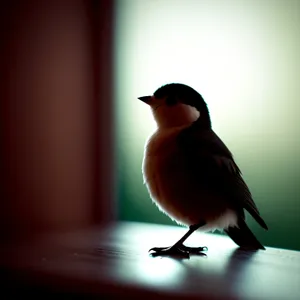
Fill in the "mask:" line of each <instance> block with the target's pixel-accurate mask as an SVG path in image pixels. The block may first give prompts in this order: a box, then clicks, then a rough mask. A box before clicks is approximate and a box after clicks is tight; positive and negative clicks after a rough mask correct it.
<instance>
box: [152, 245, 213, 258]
mask: <svg viewBox="0 0 300 300" xmlns="http://www.w3.org/2000/svg"><path fill="white" fill-rule="evenodd" d="M151 251H153V253H151V256H153V257H156V256H171V257H179V258H190V254H196V255H201V256H206V254H205V253H203V252H202V251H207V247H187V246H184V245H176V244H175V245H173V246H171V247H154V248H151V249H150V250H149V252H151Z"/></svg>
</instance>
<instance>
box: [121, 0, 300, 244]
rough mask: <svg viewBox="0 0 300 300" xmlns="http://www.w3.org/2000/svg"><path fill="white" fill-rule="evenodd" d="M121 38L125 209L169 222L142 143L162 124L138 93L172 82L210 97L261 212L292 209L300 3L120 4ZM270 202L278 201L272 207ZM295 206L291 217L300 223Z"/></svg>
mask: <svg viewBox="0 0 300 300" xmlns="http://www.w3.org/2000/svg"><path fill="white" fill-rule="evenodd" d="M115 42H116V43H115V45H116V53H115V58H116V67H115V74H116V86H115V91H116V94H115V96H116V101H117V102H116V103H117V120H118V124H117V129H118V136H117V143H118V147H119V154H120V157H121V159H120V167H119V174H120V176H121V177H122V178H123V179H122V180H123V182H124V189H126V195H125V194H124V195H122V197H123V198H122V201H123V203H122V204H121V209H123V210H122V211H123V212H124V211H125V213H124V215H126V216H127V217H129V216H130V218H137V219H139V220H142V219H143V218H144V219H145V218H146V219H147V217H148V216H149V215H151V214H155V218H156V220H160V221H163V222H167V218H164V216H162V215H161V213H159V212H157V209H156V208H155V207H154V206H152V204H151V201H150V200H149V197H148V195H147V193H146V191H145V187H144V186H143V185H142V175H141V162H142V155H143V147H144V142H145V140H146V138H147V137H148V135H149V134H150V133H151V132H152V131H153V130H154V129H155V128H156V126H155V124H154V121H153V118H152V116H151V114H150V110H149V108H148V107H147V105H145V104H144V103H142V102H140V101H139V100H138V99H137V97H139V96H145V95H149V94H152V93H153V92H154V91H155V90H156V89H157V88H158V87H159V86H161V85H163V84H165V83H170V82H181V83H185V84H188V85H190V86H192V87H193V88H195V89H196V90H198V92H200V93H201V94H202V96H203V97H204V99H205V100H206V102H207V104H208V107H209V109H210V113H211V118H212V125H213V129H214V130H215V131H216V133H217V134H218V135H219V136H220V137H221V138H222V139H223V140H224V142H225V143H226V144H227V145H228V147H229V148H230V149H231V150H232V152H233V154H234V156H235V158H236V160H237V163H238V164H239V165H240V167H241V169H242V171H243V174H244V176H245V179H246V180H247V183H248V184H249V186H250V188H251V191H252V192H253V194H254V197H255V201H256V203H257V204H258V206H259V208H260V210H261V211H262V213H263V215H264V216H266V214H267V213H268V212H269V213H270V214H271V212H272V215H273V217H274V218H276V215H281V212H282V210H286V209H287V208H286V204H287V202H289V203H290V207H291V204H292V202H293V201H294V200H293V199H295V198H297V195H298V194H299V193H300V188H299V187H298V184H297V181H298V180H299V178H300V172H299V171H297V170H299V169H300V167H299V165H300V161H299V159H298V157H299V154H298V153H299V151H300V143H299V138H298V136H300V135H299V133H300V125H299V124H300V123H299V120H298V112H299V111H300V107H299V103H300V102H299V95H300V85H299V82H300V72H299V70H300V1H295V0H287V1H280V0H266V1H260V0H242V1H237V0H228V1H223V0H212V1H201V0H200V1H196V0H186V1H180V0H159V1H158V0H151V1H148V0H143V1H140V0H127V1H123V0H119V1H117V13H116V40H115ZM292 157H293V159H292ZM295 159H296V160H295ZM296 166H298V167H299V168H298V167H296ZM125 177H126V178H125ZM295 178H298V179H297V180H296V179H295ZM287 191H288V192H289V193H290V194H289V197H287V194H286V192H287ZM283 197H284V198H285V199H284V201H283V199H281V198H283ZM274 199H277V200H274ZM126 201H128V202H126ZM268 201H272V202H273V201H275V202H276V203H277V205H272V208H271V210H269V208H268V209H266V207H267V206H268V203H267V202H268ZM125 202H126V204H125ZM122 205H123V207H122ZM264 205H265V207H264ZM295 207H297V208H296V209H297V210H298V212H297V213H296V212H293V211H292V209H289V212H290V213H291V214H290V215H289V218H290V217H291V216H294V217H292V218H293V220H294V222H295V223H296V222H298V225H299V226H300V224H299V219H298V216H297V215H298V214H299V213H300V211H299V209H300V207H299V205H297V206H294V208H295ZM130 210H131V211H130ZM121 214H122V212H121ZM151 218H152V217H151ZM151 218H148V220H151ZM295 227H297V226H295ZM287 228H288V227H287ZM289 230H290V228H289ZM299 246H300V245H299Z"/></svg>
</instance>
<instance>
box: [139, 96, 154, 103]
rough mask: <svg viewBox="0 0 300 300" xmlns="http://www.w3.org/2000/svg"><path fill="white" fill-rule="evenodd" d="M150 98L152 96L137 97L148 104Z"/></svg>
mask: <svg viewBox="0 0 300 300" xmlns="http://www.w3.org/2000/svg"><path fill="white" fill-rule="evenodd" d="M151 98H152V96H143V97H139V98H138V99H139V100H141V101H143V102H145V103H147V104H149V102H150V100H151Z"/></svg>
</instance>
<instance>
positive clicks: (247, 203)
mask: <svg viewBox="0 0 300 300" xmlns="http://www.w3.org/2000/svg"><path fill="white" fill-rule="evenodd" d="M178 143H179V147H180V148H181V150H182V151H184V152H185V157H186V159H187V163H188V164H189V168H192V169H193V170H194V172H195V174H197V175H199V180H201V181H202V182H204V184H206V186H207V187H208V188H211V189H213V190H214V191H218V192H219V193H221V194H222V195H225V197H226V198H227V199H228V201H231V203H232V205H233V206H234V207H236V209H237V211H239V212H240V216H241V217H242V218H244V212H243V209H246V210H247V211H248V212H249V213H250V214H251V215H252V217H253V218H254V219H255V220H256V221H257V222H258V223H259V224H260V225H261V226H262V227H263V228H265V229H268V227H267V225H266V223H265V222H264V220H263V219H262V217H261V216H260V213H259V211H258V208H257V206H256V205H255V203H254V201H253V198H252V195H251V192H250V191H249V189H248V187H247V184H246V183H245V181H244V180H243V178H242V173H241V171H240V169H239V167H238V166H237V164H236V163H235V161H234V159H233V156H232V154H231V152H230V151H229V149H228V148H227V147H226V145H225V144H224V143H223V142H222V140H221V139H220V138H219V137H218V136H217V135H216V134H215V133H214V132H213V131H212V130H205V131H204V130H199V129H197V128H195V127H193V126H192V127H189V128H187V129H185V130H183V131H182V132H181V133H180V134H179V135H178Z"/></svg>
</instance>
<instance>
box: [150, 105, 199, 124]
mask: <svg viewBox="0 0 300 300" xmlns="http://www.w3.org/2000/svg"><path fill="white" fill-rule="evenodd" d="M151 108H152V114H153V116H154V119H155V121H156V123H157V125H158V126H159V127H178V126H185V125H190V124H191V123H193V122H194V121H196V120H197V119H198V118H199V117H200V112H199V111H198V110H197V109H196V108H195V107H192V106H190V105H187V104H183V103H178V104H175V105H172V106H168V105H166V104H161V103H154V104H153V105H151Z"/></svg>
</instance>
